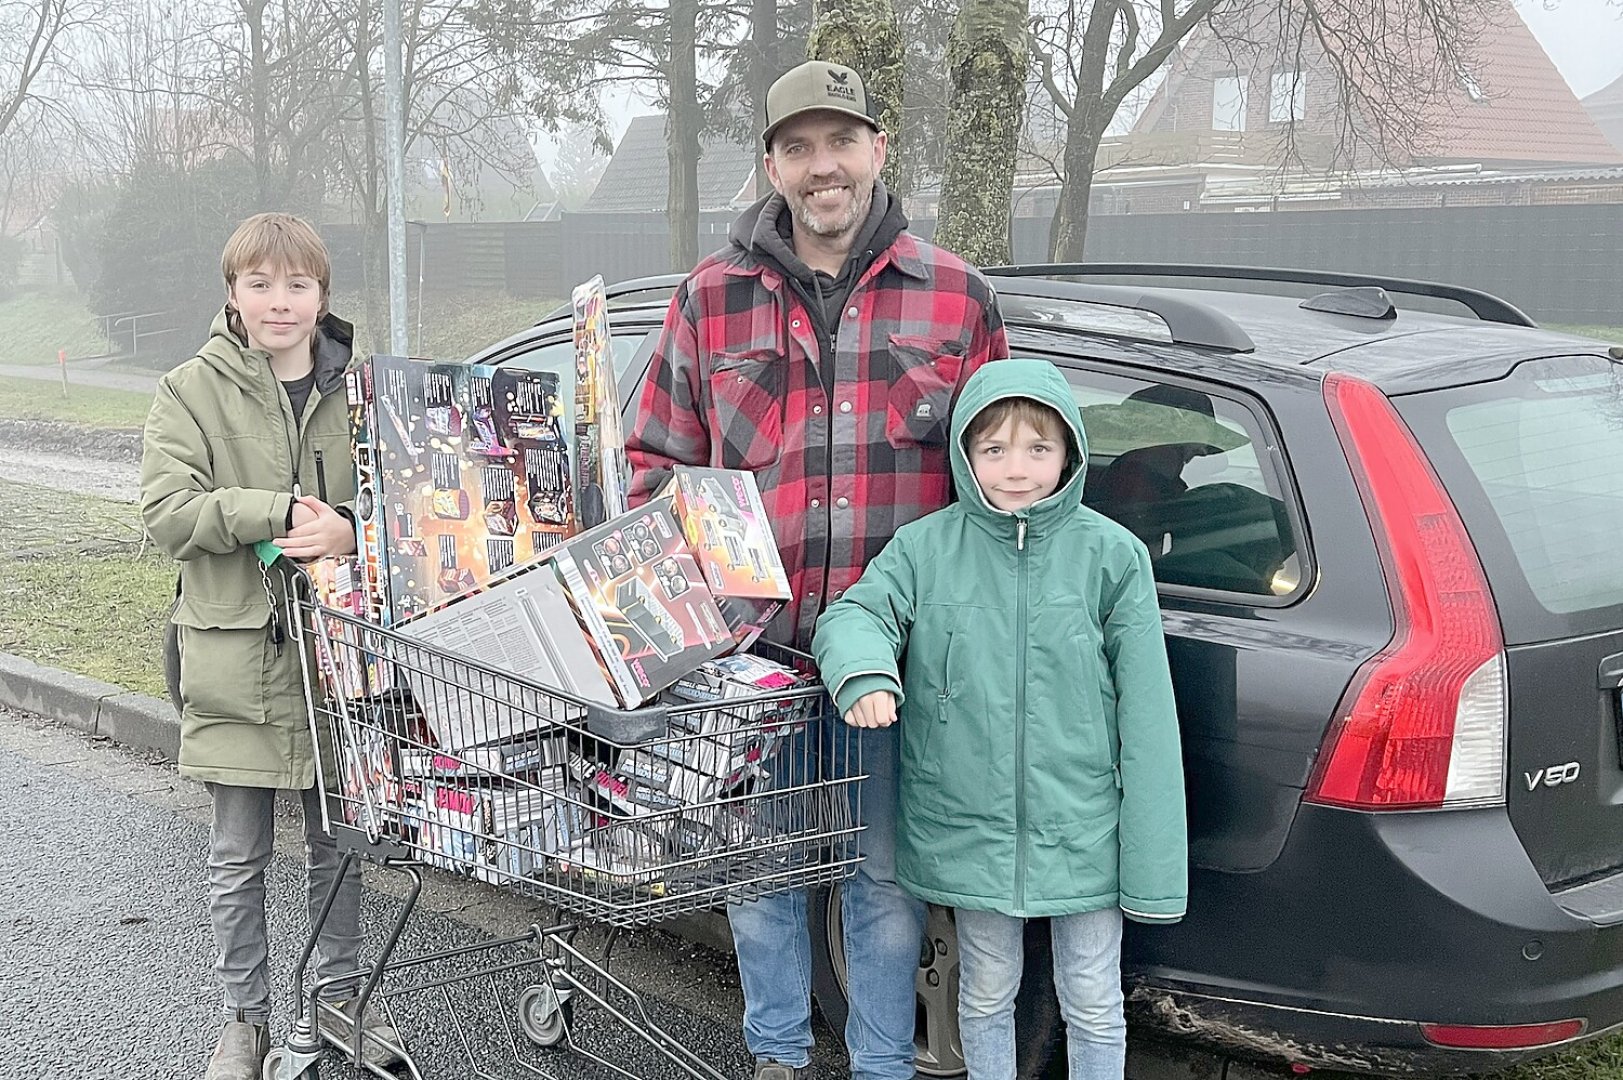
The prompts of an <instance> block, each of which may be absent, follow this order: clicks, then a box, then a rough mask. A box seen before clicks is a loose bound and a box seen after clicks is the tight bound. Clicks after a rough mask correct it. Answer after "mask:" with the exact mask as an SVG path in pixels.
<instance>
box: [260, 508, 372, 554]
mask: <svg viewBox="0 0 1623 1080" xmlns="http://www.w3.org/2000/svg"><path fill="white" fill-rule="evenodd" d="M273 543H275V545H276V546H277V547H279V548H281V549H282V554H284V555H286V556H287V557H288V558H290V559H303V560H308V559H322V558H326V557H327V556H329V555H349V554H352V553H353V552H354V551H355V526H354V525H353V524H352V523H351V522H350V521H349V519H348V518H346V517H344V516H343V515H342V514H340V513H339V512H338V511H336V510H334V509H333V508H332V507H330V506H328V505H327V504H326V503H324V502H322V501H321V500H320V499H318V498H316V497H315V496H313V495H305V496H302V497H301V498H299V499H298V500H297V501H296V502H294V504H293V528H292V530H291V531H289V532H288V534H287V535H286V536H284V537H281V538H280V539H277V540H275V541H273Z"/></svg>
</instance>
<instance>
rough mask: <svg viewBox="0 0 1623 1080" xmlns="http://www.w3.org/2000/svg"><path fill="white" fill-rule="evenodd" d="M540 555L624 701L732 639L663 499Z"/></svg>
mask: <svg viewBox="0 0 1623 1080" xmlns="http://www.w3.org/2000/svg"><path fill="white" fill-rule="evenodd" d="M547 561H548V562H550V563H552V564H553V565H554V566H555V567H556V568H557V571H558V576H559V579H560V580H561V581H562V582H563V584H564V587H565V589H566V590H567V591H568V593H569V599H570V603H571V605H572V606H573V607H574V609H575V614H576V616H577V617H578V618H579V619H580V623H581V626H582V627H583V628H584V629H585V631H586V634H587V636H588V638H589V639H590V640H591V642H592V644H593V647H594V648H595V649H596V652H597V656H598V660H599V662H600V663H601V665H602V668H603V671H604V673H605V674H606V675H607V676H608V679H609V682H610V684H611V685H612V686H613V687H614V690H615V694H616V696H617V697H618V698H619V701H620V704H621V705H623V706H624V707H625V708H628V709H631V708H636V707H638V706H640V705H642V704H643V703H645V702H647V701H650V700H652V699H653V698H654V697H655V696H656V695H657V694H658V693H659V692H660V691H661V690H663V689H664V688H665V687H667V686H670V685H671V684H672V683H674V682H675V681H677V680H678V679H680V678H682V677H683V676H684V675H687V674H688V673H689V672H691V671H693V669H694V668H696V667H697V666H698V665H700V664H702V663H703V662H704V661H706V660H708V659H711V658H712V657H716V656H719V655H721V653H723V652H725V651H727V650H728V649H730V648H731V647H732V645H733V637H732V634H731V632H730V631H729V630H728V628H727V624H726V621H725V620H724V619H723V617H722V614H721V610H720V609H719V608H718V607H717V606H716V601H715V597H714V596H713V595H712V594H711V592H710V589H709V588H708V587H707V586H706V585H705V582H704V576H703V574H702V572H701V571H700V569H699V565H698V562H697V560H696V559H695V557H694V555H693V552H692V551H691V550H690V549H689V548H688V546H687V543H686V541H685V539H684V537H683V535H682V532H681V530H680V528H679V527H678V526H677V523H676V518H675V516H674V514H673V512H672V504H671V500H670V499H657V500H655V501H653V502H650V503H648V504H647V505H645V506H644V507H642V508H641V509H640V510H636V511H633V512H631V513H629V514H625V515H622V516H621V517H618V518H616V519H614V520H612V521H608V522H605V523H604V524H602V525H600V526H598V527H597V528H595V529H590V530H588V531H586V532H584V533H582V534H580V535H579V536H577V537H575V538H574V539H572V540H568V541H565V542H564V543H563V544H561V545H559V546H558V547H557V548H556V549H554V551H553V552H552V554H551V555H549V556H548V560H547Z"/></svg>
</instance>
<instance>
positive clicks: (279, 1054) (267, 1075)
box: [259, 1046, 321, 1080]
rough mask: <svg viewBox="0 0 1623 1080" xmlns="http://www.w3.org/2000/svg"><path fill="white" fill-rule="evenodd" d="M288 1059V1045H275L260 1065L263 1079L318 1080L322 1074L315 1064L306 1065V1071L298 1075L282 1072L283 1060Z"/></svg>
mask: <svg viewBox="0 0 1623 1080" xmlns="http://www.w3.org/2000/svg"><path fill="white" fill-rule="evenodd" d="M286 1060H287V1047H285V1046H273V1047H271V1051H270V1053H268V1054H266V1055H265V1064H263V1065H262V1066H260V1068H259V1075H260V1077H261V1080H317V1077H319V1076H320V1075H321V1072H320V1069H319V1068H318V1067H317V1066H316V1065H315V1064H313V1063H312V1064H310V1065H306V1066H305V1067H304V1071H303V1072H300V1073H298V1074H297V1075H293V1076H288V1075H284V1074H283V1072H282V1068H283V1062H285V1061H286Z"/></svg>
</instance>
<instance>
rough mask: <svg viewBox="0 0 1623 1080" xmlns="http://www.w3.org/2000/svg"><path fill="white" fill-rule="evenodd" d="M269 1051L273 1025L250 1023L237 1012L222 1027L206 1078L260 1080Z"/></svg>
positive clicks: (210, 1079)
mask: <svg viewBox="0 0 1623 1080" xmlns="http://www.w3.org/2000/svg"><path fill="white" fill-rule="evenodd" d="M268 1053H270V1025H269V1024H250V1023H248V1022H247V1021H245V1020H243V1019H242V1014H241V1013H238V1014H237V1019H235V1020H227V1021H226V1023H225V1027H223V1028H221V1029H220V1041H219V1042H217V1043H215V1044H214V1055H213V1056H212V1057H210V1058H209V1068H208V1072H206V1073H204V1074H203V1075H204V1080H259V1073H260V1070H261V1069H263V1068H264V1066H265V1055H266V1054H268Z"/></svg>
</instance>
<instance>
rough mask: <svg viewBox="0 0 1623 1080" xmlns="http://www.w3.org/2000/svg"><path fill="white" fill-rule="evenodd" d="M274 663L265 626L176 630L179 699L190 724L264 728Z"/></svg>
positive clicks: (268, 630)
mask: <svg viewBox="0 0 1623 1080" xmlns="http://www.w3.org/2000/svg"><path fill="white" fill-rule="evenodd" d="M275 660H276V645H275V643H274V642H273V641H272V640H271V632H270V628H269V627H268V626H264V625H261V626H258V627H255V628H252V629H243V630H225V629H218V628H216V629H211V630H199V629H197V628H196V627H193V626H185V625H182V626H181V628H180V698H181V701H182V702H183V703H184V706H185V711H186V712H187V714H188V715H189V717H190V718H191V719H192V720H193V721H194V723H199V724H208V723H220V722H229V723H237V724H263V723H267V722H268V721H269V720H270V710H269V708H268V707H267V691H268V689H269V685H270V677H271V669H272V667H273V666H274V664H275Z"/></svg>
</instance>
